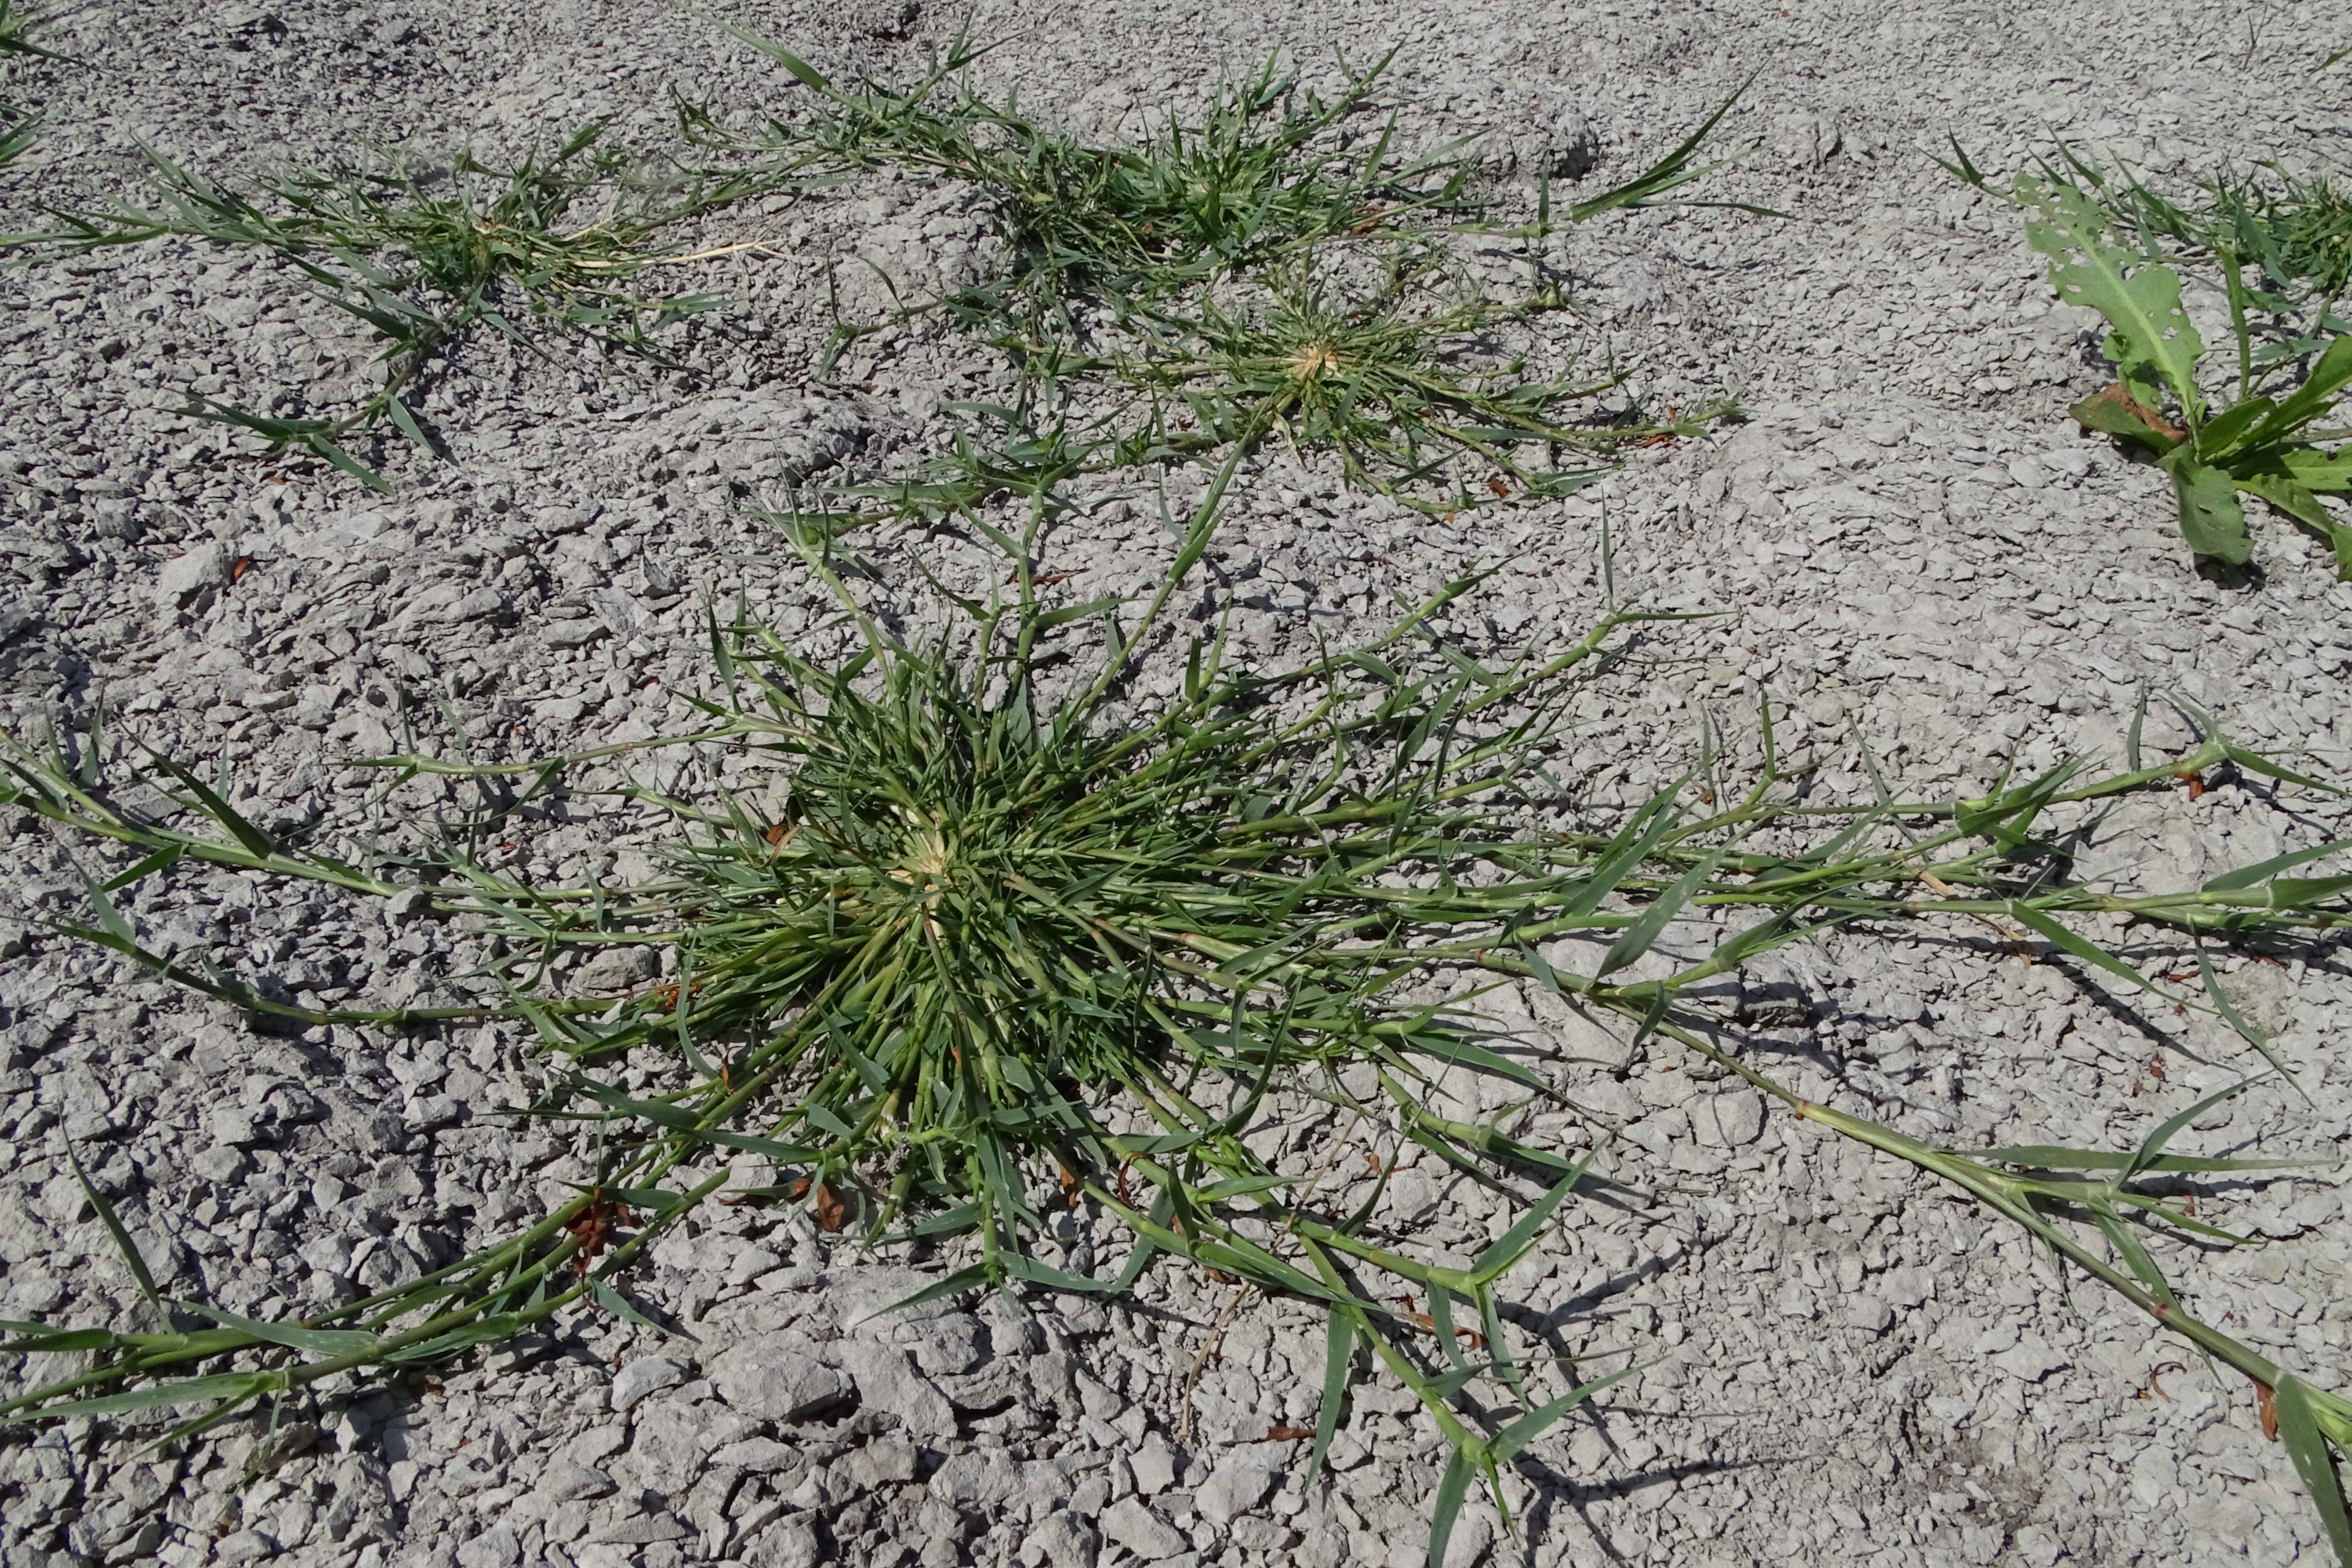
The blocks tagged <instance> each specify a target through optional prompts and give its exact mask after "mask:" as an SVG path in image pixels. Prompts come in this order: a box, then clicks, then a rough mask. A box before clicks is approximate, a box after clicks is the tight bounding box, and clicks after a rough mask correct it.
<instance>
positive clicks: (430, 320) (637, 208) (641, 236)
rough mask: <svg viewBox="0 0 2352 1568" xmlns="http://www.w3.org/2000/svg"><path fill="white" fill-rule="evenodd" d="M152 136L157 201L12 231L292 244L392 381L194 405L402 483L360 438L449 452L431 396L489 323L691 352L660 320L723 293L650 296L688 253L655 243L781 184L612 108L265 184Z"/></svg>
mask: <svg viewBox="0 0 2352 1568" xmlns="http://www.w3.org/2000/svg"><path fill="white" fill-rule="evenodd" d="M144 151H145V153H146V157H147V163H148V167H149V176H150V179H149V184H150V195H151V198H152V205H147V206H129V205H125V206H118V207H114V208H111V209H108V210H104V211H100V212H97V213H89V214H84V213H72V212H61V213H57V214H55V215H53V216H56V217H57V218H58V221H59V222H60V224H61V225H62V226H61V227H59V228H58V229H57V230H55V231H52V232H50V233H47V234H41V235H31V236H23V237H17V238H16V240H14V241H13V242H11V243H14V244H16V245H19V246H29V247H38V248H40V249H43V250H46V251H47V252H50V253H53V254H54V253H74V252H84V251H89V250H94V249H98V248H100V247H109V246H118V245H138V244H144V243H147V242H149V241H152V240H156V239H160V238H163V237H168V236H178V237H188V238H194V239H200V240H205V241H208V242H210V243H213V244H217V245H228V246H237V247H247V248H250V249H255V250H260V251H264V252H267V253H269V254H272V255H274V256H277V257H278V258H281V259H282V260H283V261H285V262H286V263H287V264H288V265H289V266H290V267H292V268H294V269H295V270H296V271H297V272H298V273H299V274H300V275H301V277H302V278H303V279H305V280H306V281H307V282H308V283H309V284H310V288H311V291H312V292H313V294H314V295H315V296H316V297H318V298H319V299H321V300H325V301H326V302H327V303H329V304H330V305H332V306H333V307H334V308H336V309H337V310H341V311H343V312H344V313H346V314H348V315H350V316H352V318H354V319H356V320H357V321H360V322H361V323H362V324H363V325H365V326H366V327H367V328H368V329H369V330H370V331H372V332H373V334H374V336H375V338H376V340H377V341H378V342H379V343H380V344H381V345H382V347H381V351H380V353H379V354H378V359H379V362H380V363H382V365H383V372H382V375H381V379H380V381H379V383H378V385H377V387H376V390H375V391H374V392H373V394H372V395H369V396H367V397H366V398H365V399H364V400H363V401H362V403H361V404H360V405H359V406H358V407H356V408H354V409H352V410H351V411H350V412H348V413H344V414H341V415H339V416H332V417H327V416H291V417H289V416H279V415H277V414H271V413H258V412H255V411H253V410H250V409H247V408H241V407H236V406H231V405H223V404H219V403H215V402H214V401H212V400H211V399H208V398H205V397H202V396H194V401H193V403H192V405H191V407H190V408H189V410H188V412H189V413H191V414H194V415H196V416H199V417H202V418H205V419H209V420H214V421H216V422H219V423H224V424H228V425H234V426H240V427H242V428H244V429H247V430H250V431H252V432H254V433H256V434H257V435H259V436H262V437H266V438H267V439H268V442H269V445H270V449H271V450H273V451H279V450H284V449H287V448H289V447H293V448H301V449H304V450H307V451H310V452H311V453H314V454H316V455H317V456H319V457H321V458H326V459H327V460H328V461H330V462H331V463H333V464H334V465H335V466H336V467H338V468H342V469H344V470H345V471H347V472H349V473H351V474H352V475H353V476H354V477H356V478H358V479H362V480H363V481H365V482H366V483H368V484H369V485H371V486H373V487H374V488H376V489H387V488H389V487H388V486H386V484H385V482H384V480H383V478H382V477H381V476H380V475H379V474H377V473H376V471H375V470H374V469H373V468H371V467H370V466H368V465H367V464H365V463H363V462H362V461H361V460H360V459H359V458H357V457H355V456H354V455H353V454H352V450H351V444H352V438H353V437H356V436H359V435H362V434H365V433H370V432H373V431H375V430H377V429H379V428H380V427H383V426H390V427H391V429H392V430H393V431H394V432H396V433H397V434H398V435H400V436H401V437H405V438H406V439H407V440H409V441H410V442H412V443H414V444H415V445H416V446H417V447H423V448H425V450H427V451H432V450H434V441H433V437H432V436H431V435H430V434H429V433H428V429H427V422H426V417H425V413H424V411H423V408H422V405H421V402H420V401H419V398H418V395H419V393H420V392H421V390H422V389H423V386H424V384H425V382H426V381H427V379H428V377H429V375H430V374H431V373H432V372H433V371H434V370H435V369H436V366H437V365H439V364H440V363H442V362H444V361H445V360H446V358H447V356H448V355H450V354H451V353H454V352H456V351H457V349H458V348H459V347H460V346H461V345H462V344H463V343H464V342H465V341H466V340H467V337H468V335H469V334H471V333H472V332H474V331H476V330H477V329H488V330H489V331H495V332H497V333H498V334H499V335H500V336H502V337H505V338H507V339H509V341H511V342H515V343H517V344H518V345H521V346H523V347H526V348H529V347H530V346H531V337H530V332H529V331H528V325H529V324H530V323H531V322H535V321H536V322H545V323H549V324H551V325H554V326H556V327H558V328H560V329H563V330H568V331H574V332H579V333H583V334H585V335H588V336H590V337H593V338H595V339H598V340H600V341H602V342H607V343H610V344H613V345H615V346H617V347H619V348H622V349H624V350H626V351H627V352H629V353H634V354H636V355H638V356H640V357H643V358H646V359H648V360H651V361H654V362H655V363H661V364H674V363H676V362H674V361H673V360H671V359H670V358H669V357H668V356H667V354H665V353H663V352H662V351H661V349H660V348H659V347H658V345H657V344H656V342H655V334H656V333H657V332H659V331H661V330H662V329H663V328H665V327H667V326H668V325H670V324H672V323H673V322H675V321H678V320H680V319H682V318H684V317H686V316H689V315H693V314H696V313H698V312H700V311H704V310H710V309H712V308H713V307H715V306H716V305H717V304H718V303H719V301H718V300H715V299H712V298H710V297H709V296H705V295H698V294H686V295H671V296H655V297H648V296H645V295H641V294H639V293H637V292H635V291H634V290H633V289H632V288H631V287H630V284H631V283H632V282H633V280H635V279H640V278H642V277H643V276H644V275H645V274H646V273H647V272H649V271H651V270H652V269H654V268H657V267H661V266H663V265H666V264H668V263H670V262H674V261H677V260H681V259H688V258H681V257H677V256H674V255H669V254H665V253H664V252H663V251H661V250H660V248H659V247H657V246H656V244H655V243H654V242H655V240H656V237H657V236H659V235H660V234H661V233H662V232H663V231H664V230H666V229H667V228H670V227H672V226H677V225H679V224H682V223H685V222H687V221H688V220H690V219H693V218H697V217H699V216H705V215H708V214H710V213H714V212H717V211H719V210H721V209H723V208H725V207H728V206H730V205H734V204H736V203H738V202H740V201H743V200H745V199H746V198H748V197H751V196H752V195H758V194H761V193H762V192H764V191H766V190H768V189H770V188H771V187H770V185H769V184H768V183H767V182H766V181H764V180H763V179H761V178H760V177H759V176H756V175H753V174H746V173H743V172H740V171H720V172H717V173H712V172H708V171H701V170H694V169H688V168H685V167H683V166H680V165H677V164H675V163H656V162H653V161H649V160H647V159H646V158H645V157H643V156H641V155H639V154H636V153H631V152H629V151H627V150H625V149H624V148H620V147H617V146H614V145H611V144H609V143H607V142H605V140H604V126H603V125H602V124H601V123H591V124H588V125H586V126H583V128H581V129H580V130H579V131H577V132H574V133H573V134H572V136H570V137H569V138H568V139H567V140H565V141H564V142H562V144H561V145H559V146H558V147H557V148H555V150H554V151H552V152H551V153H533V154H531V155H530V156H527V157H525V158H523V159H522V160H521V161H520V162H519V163H514V164H512V165H510V166H506V167H498V166H493V165H491V164H488V163H482V162H481V161H479V160H478V159H476V158H474V157H473V156H471V155H470V154H465V155H460V156H459V157H458V158H457V159H456V160H455V161H454V162H453V163H451V164H450V165H449V166H448V167H447V168H446V170H436V169H426V168H424V167H421V166H419V165H417V164H416V163H413V162H411V161H409V160H408V159H407V158H405V157H404V156H399V155H391V156H386V157H384V158H382V159H380V160H378V161H377V162H376V163H373V164H372V165H369V166H361V165H354V164H342V165H337V166H335V167H332V168H329V169H323V170H307V171H297V172H294V173H289V174H278V175H276V176H273V177H271V178H269V179H268V180H267V181H265V182H264V183H263V184H262V186H261V188H260V189H259V190H258V191H257V192H254V193H252V194H250V195H248V194H246V193H243V192H239V191H236V190H234V189H232V188H230V187H229V186H226V185H225V184H219V183H217V182H215V181H214V180H212V179H209V178H207V177H206V176H205V175H203V174H198V173H196V172H195V171H194V170H191V169H188V168H186V167H184V166H183V165H181V164H180V163H175V162H173V160H172V159H170V158H168V157H166V156H164V155H163V153H159V152H157V151H155V150H154V149H152V148H147V149H144ZM192 396H193V395H192Z"/></svg>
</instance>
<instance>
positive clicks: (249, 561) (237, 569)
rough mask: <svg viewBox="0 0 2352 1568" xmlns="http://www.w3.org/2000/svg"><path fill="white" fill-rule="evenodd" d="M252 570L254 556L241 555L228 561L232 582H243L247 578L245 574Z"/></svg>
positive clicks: (229, 576) (229, 577) (229, 578)
mask: <svg viewBox="0 0 2352 1568" xmlns="http://www.w3.org/2000/svg"><path fill="white" fill-rule="evenodd" d="M252 570H253V557H252V556H250V555H240V556H238V557H237V558H236V560H234V561H232V562H230V563H228V580H229V581H230V582H231V583H232V584H236V583H241V582H243V581H244V580H245V574H247V572H250V571H252Z"/></svg>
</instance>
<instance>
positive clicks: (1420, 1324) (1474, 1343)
mask: <svg viewBox="0 0 2352 1568" xmlns="http://www.w3.org/2000/svg"><path fill="white" fill-rule="evenodd" d="M1412 1321H1413V1325H1414V1326H1415V1327H1416V1328H1418V1329H1420V1330H1421V1331H1422V1332H1423V1333H1424V1334H1427V1335H1429V1336H1431V1337H1432V1338H1435V1337H1436V1334H1437V1320H1436V1319H1434V1318H1433V1317H1431V1316H1430V1315H1429V1314H1428V1313H1427V1312H1415V1313H1414V1314H1413V1315H1412ZM1454 1340H1455V1341H1456V1342H1460V1341H1463V1340H1468V1341H1469V1342H1470V1348H1471V1349H1472V1350H1474V1351H1483V1350H1485V1349H1486V1335H1484V1334H1482V1333H1480V1332H1478V1331H1476V1330H1475V1329H1462V1328H1457V1329H1455V1330H1454Z"/></svg>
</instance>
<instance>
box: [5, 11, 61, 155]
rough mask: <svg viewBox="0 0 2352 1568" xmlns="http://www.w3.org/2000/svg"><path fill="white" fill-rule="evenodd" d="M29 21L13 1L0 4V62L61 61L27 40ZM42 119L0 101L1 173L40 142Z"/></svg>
mask: <svg viewBox="0 0 2352 1568" xmlns="http://www.w3.org/2000/svg"><path fill="white" fill-rule="evenodd" d="M31 22H32V19H31V17H30V16H28V15H27V14H26V11H25V9H24V7H22V6H20V5H17V4H16V0H0V62H5V61H7V60H10V59H45V60H60V61H63V60H65V59H66V58H67V57H65V56H64V55H60V54H57V53H54V52H53V51H51V50H48V49H45V48H43V47H41V46H40V45H38V44H37V43H35V42H33V40H32V39H31V38H30V37H28V36H27V29H28V28H29V27H30V26H31ZM40 134H41V117H40V116H39V115H38V114H36V113H34V112H33V111H32V110H28V109H24V108H21V107H19V106H18V105H16V104H14V103H11V102H9V101H7V100H5V99H0V169H5V168H6V167H7V166H8V165H9V164H10V163H15V162H16V159H17V157H18V156H19V155H20V154H22V153H24V151H25V150H26V148H27V147H30V146H31V145H32V144H33V143H34V142H36V141H37V140H39V138H40Z"/></svg>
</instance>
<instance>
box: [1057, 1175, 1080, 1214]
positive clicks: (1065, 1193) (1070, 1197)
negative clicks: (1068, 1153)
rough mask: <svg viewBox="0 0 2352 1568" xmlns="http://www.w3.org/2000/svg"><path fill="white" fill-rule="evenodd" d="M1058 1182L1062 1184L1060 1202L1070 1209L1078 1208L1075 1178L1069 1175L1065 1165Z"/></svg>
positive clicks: (1076, 1181)
mask: <svg viewBox="0 0 2352 1568" xmlns="http://www.w3.org/2000/svg"><path fill="white" fill-rule="evenodd" d="M1060 1180H1061V1184H1062V1202H1063V1203H1065V1204H1066V1205H1069V1206H1070V1207H1071V1208H1074V1209H1075V1208H1076V1207H1077V1206H1078V1179H1077V1177H1076V1176H1074V1175H1072V1174H1070V1168H1069V1167H1068V1166H1067V1165H1065V1166H1063V1167H1062V1168H1061V1177H1060Z"/></svg>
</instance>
